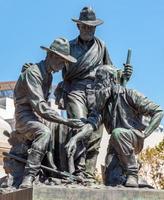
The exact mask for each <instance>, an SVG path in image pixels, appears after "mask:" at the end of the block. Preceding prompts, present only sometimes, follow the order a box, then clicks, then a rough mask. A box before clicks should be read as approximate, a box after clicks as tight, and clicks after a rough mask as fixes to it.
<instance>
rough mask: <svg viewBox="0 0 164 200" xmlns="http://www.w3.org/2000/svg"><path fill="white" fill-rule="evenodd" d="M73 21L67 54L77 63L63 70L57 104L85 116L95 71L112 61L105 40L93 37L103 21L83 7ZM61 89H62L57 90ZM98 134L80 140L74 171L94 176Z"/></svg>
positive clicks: (91, 100) (92, 101)
mask: <svg viewBox="0 0 164 200" xmlns="http://www.w3.org/2000/svg"><path fill="white" fill-rule="evenodd" d="M72 20H73V21H74V22H75V23H76V24H77V28H78V30H79V36H78V37H77V38H75V39H74V40H72V41H70V53H71V55H72V56H74V57H75V58H76V59H77V62H76V63H71V64H70V65H69V66H66V67H65V68H64V69H63V79H64V81H63V82H62V83H60V84H59V85H58V89H57V91H56V94H57V104H58V105H59V106H60V107H61V108H65V109H66V110H67V114H68V118H75V119H76V118H77V119H87V117H88V116H89V113H90V112H91V111H92V109H93V107H94V106H95V98H94V93H93V91H92V84H93V82H94V80H95V74H96V71H97V69H98V68H99V67H100V66H102V65H104V64H109V65H112V61H111V59H110V57H109V54H108V51H107V48H106V46H105V44H104V42H103V41H101V40H100V39H98V38H97V37H95V36H94V35H95V31H96V27H97V26H98V25H101V24H102V23H103V21H102V20H100V19H97V18H96V15H95V12H94V11H93V10H92V8H90V7H84V8H83V9H82V10H81V12H80V17H79V19H72ZM113 68H114V66H113ZM123 73H124V74H125V75H127V77H128V79H129V78H130V76H131V74H132V67H131V66H130V65H126V66H125V71H124V72H123ZM121 78H122V77H121ZM121 78H120V79H121ZM61 90H62V92H59V91H61ZM59 93H60V94H59ZM63 103H64V104H65V105H63ZM101 136H102V130H100V129H99V130H97V131H96V132H94V133H93V134H92V135H91V137H90V138H89V140H88V141H87V142H86V141H83V142H82V143H81V144H79V145H78V146H79V153H78V154H77V155H76V156H75V172H74V173H75V174H78V175H79V174H83V175H84V174H85V175H86V176H89V177H93V174H94V171H95V166H96V161H97V155H98V153H99V146H100V140H101ZM80 154H82V155H83V156H82V155H80ZM72 172H73V171H72Z"/></svg>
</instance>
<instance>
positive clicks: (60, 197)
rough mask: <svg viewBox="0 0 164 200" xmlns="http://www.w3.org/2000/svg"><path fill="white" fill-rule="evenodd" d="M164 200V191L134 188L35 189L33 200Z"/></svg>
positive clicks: (57, 187)
mask: <svg viewBox="0 0 164 200" xmlns="http://www.w3.org/2000/svg"><path fill="white" fill-rule="evenodd" d="M45 199H46V200H164V191H162V190H153V189H132V188H113V187H103V188H101V189H100V188H99V189H96V188H93V187H92V188H91V187H90V188H89V187H88V188H87V187H76V188H73V187H70V186H69V187H61V186H60V187H59V186H43V187H34V189H33V200H45Z"/></svg>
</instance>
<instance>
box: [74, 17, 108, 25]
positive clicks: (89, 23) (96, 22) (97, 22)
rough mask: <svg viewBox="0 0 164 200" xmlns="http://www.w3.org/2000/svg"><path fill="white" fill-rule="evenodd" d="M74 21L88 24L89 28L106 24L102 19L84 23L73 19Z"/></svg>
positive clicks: (84, 22)
mask: <svg viewBox="0 0 164 200" xmlns="http://www.w3.org/2000/svg"><path fill="white" fill-rule="evenodd" d="M72 21H74V22H76V23H78V24H86V25H88V26H98V25H101V24H103V23H104V22H103V21H102V20H101V19H96V20H90V21H86V20H85V21H84V20H79V19H75V18H72Z"/></svg>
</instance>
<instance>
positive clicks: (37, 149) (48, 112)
mask: <svg viewBox="0 0 164 200" xmlns="http://www.w3.org/2000/svg"><path fill="white" fill-rule="evenodd" d="M41 48H42V49H44V50H46V52H47V56H46V58H45V60H43V61H41V62H39V63H37V64H29V65H28V64H27V65H24V67H23V69H22V73H21V75H20V77H19V79H18V81H17V83H16V86H15V89H14V102H15V119H16V127H15V128H16V130H17V132H19V134H20V135H23V136H24V137H26V138H27V140H28V141H30V142H31V145H30V146H31V147H30V149H29V150H28V158H27V164H26V166H25V171H24V178H23V181H22V184H21V185H20V187H21V188H23V187H30V186H32V183H33V181H34V179H35V176H36V175H37V173H38V172H39V169H40V165H41V162H42V160H43V158H44V155H45V153H46V151H47V148H48V144H49V141H50V135H51V131H50V129H49V128H48V127H47V126H46V125H45V124H44V122H43V119H45V120H47V121H51V122H56V123H61V124H65V125H68V126H70V127H76V128H77V127H79V126H80V123H81V121H80V120H75V119H64V118H62V117H61V116H60V115H59V114H58V113H57V112H56V111H55V110H54V109H52V108H51V107H50V106H49V105H48V103H47V100H48V96H49V92H50V87H51V83H52V73H53V72H57V71H59V70H62V69H63V67H64V65H67V64H68V63H69V62H72V63H75V62H76V59H75V58H74V57H72V56H70V46H69V42H68V41H67V40H66V39H64V38H58V39H56V40H54V42H53V43H52V44H51V46H50V47H49V48H47V47H43V46H41Z"/></svg>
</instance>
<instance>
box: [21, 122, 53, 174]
mask: <svg viewBox="0 0 164 200" xmlns="http://www.w3.org/2000/svg"><path fill="white" fill-rule="evenodd" d="M18 131H19V132H20V133H22V134H25V136H26V137H27V139H29V140H31V141H32V144H31V149H30V150H29V152H28V158H27V164H26V166H25V174H26V175H27V174H31V175H33V176H34V177H35V176H36V174H37V173H38V171H39V169H40V165H41V162H42V159H43V157H44V155H45V153H46V151H47V148H48V144H49V140H50V135H51V131H50V129H49V128H48V127H47V126H45V125H44V124H43V123H41V122H39V121H28V122H27V123H26V124H25V125H24V127H21V128H19V130H18Z"/></svg>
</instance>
